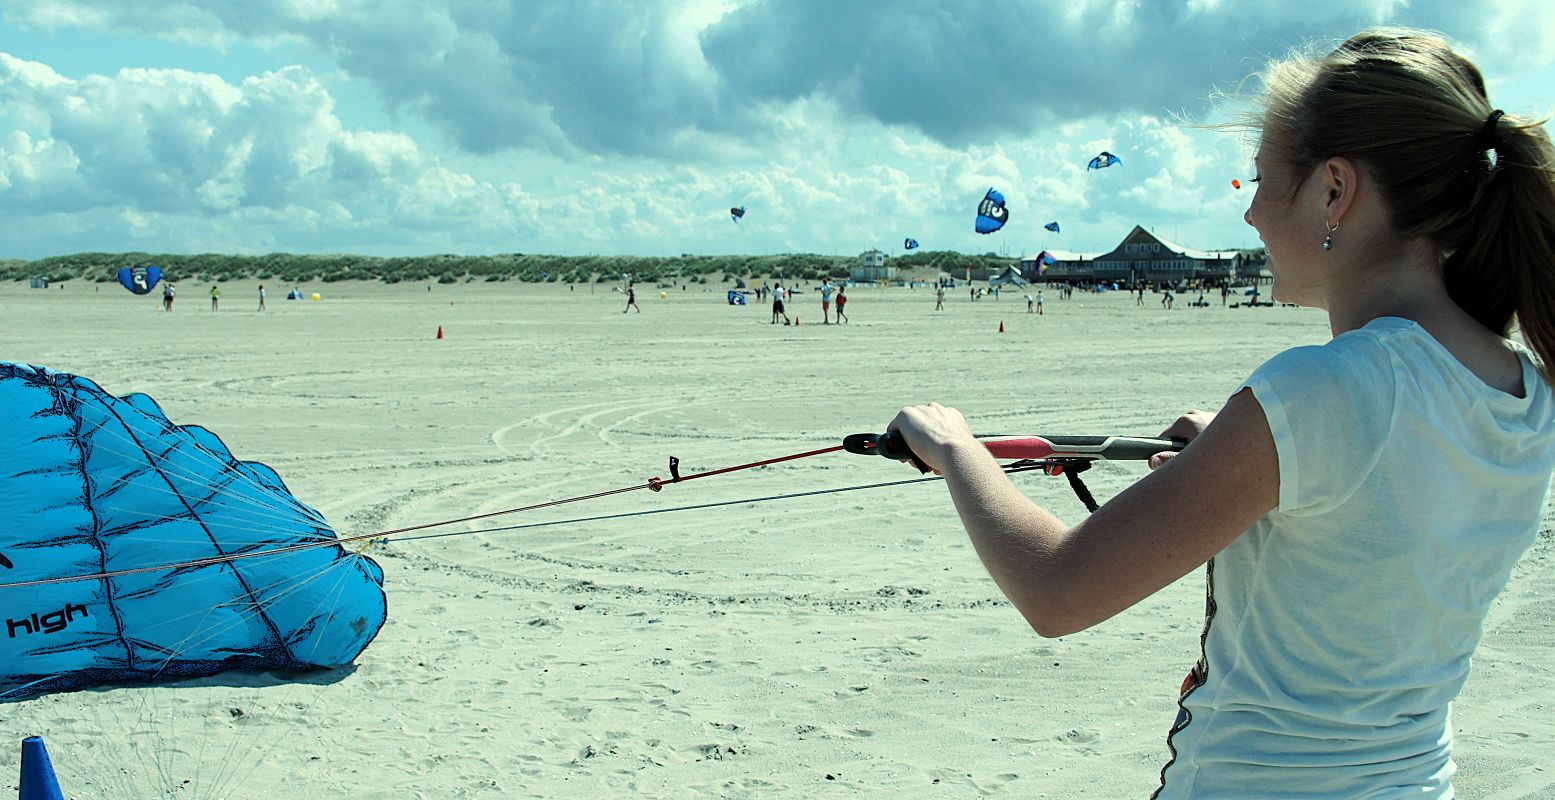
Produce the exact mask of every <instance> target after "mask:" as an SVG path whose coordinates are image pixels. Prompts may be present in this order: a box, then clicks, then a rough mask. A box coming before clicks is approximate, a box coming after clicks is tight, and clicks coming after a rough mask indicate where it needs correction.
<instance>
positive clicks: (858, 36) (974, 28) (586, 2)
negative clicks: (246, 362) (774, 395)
mask: <svg viewBox="0 0 1555 800" xmlns="http://www.w3.org/2000/svg"><path fill="white" fill-rule="evenodd" d="M1376 23H1397V24H1407V25H1419V26H1427V27H1434V28H1438V29H1441V30H1444V31H1446V32H1447V33H1448V34H1449V35H1450V36H1452V37H1453V38H1454V39H1455V40H1456V41H1459V42H1461V43H1463V44H1464V45H1466V46H1467V47H1468V48H1469V49H1470V50H1471V51H1472V52H1473V54H1474V55H1475V56H1477V57H1478V58H1479V60H1480V62H1481V65H1482V66H1483V67H1485V68H1486V71H1487V75H1488V76H1489V77H1490V78H1491V80H1492V84H1494V83H1495V81H1496V80H1497V78H1498V76H1500V75H1512V76H1524V77H1523V79H1524V80H1525V81H1526V78H1525V76H1527V75H1530V74H1532V75H1538V74H1541V73H1538V72H1530V70H1533V69H1535V68H1539V69H1545V70H1546V71H1548V67H1549V65H1550V64H1551V61H1552V59H1555V14H1551V13H1550V12H1549V11H1548V0H1497V2H1491V0H1407V2H1406V0H1364V1H1363V2H1354V0H1311V2H1307V3H1302V4H1297V5H1292V4H1289V3H1284V2H1279V1H1278V0H1241V1H1240V2H1228V1H1226V0H1192V1H1191V2H1186V3H1183V2H1172V1H1170V0H1030V2H1022V3H1014V4H1000V3H986V2H977V1H976V0H902V2H900V3H896V4H893V5H891V6H889V7H886V6H879V5H873V6H872V5H869V4H857V3H842V4H839V3H835V2H831V1H830V0H574V2H567V3H561V2H539V3H493V2H490V0H443V1H442V2H424V1H423V0H374V1H373V2H369V0H253V1H252V2H243V3H238V2H234V1H231V0H220V1H218V2H204V1H203V0H27V2H14V1H8V0H0V32H3V30H4V29H7V28H8V29H10V30H14V31H20V32H23V33H26V34H29V35H31V34H38V36H36V39H37V40H39V41H42V40H45V39H48V38H51V37H57V38H58V39H59V40H60V41H61V42H67V41H69V40H70V39H69V35H70V34H71V33H73V32H74V33H80V32H90V33H91V34H93V35H94V36H96V37H99V39H98V40H102V39H111V40H112V41H114V42H117V43H118V44H120V45H123V46H124V50H125V51H126V52H125V54H123V55H122V56H121V58H123V59H133V58H135V57H136V55H135V54H134V53H133V52H131V51H132V49H138V48H140V47H142V46H144V48H146V49H148V50H157V49H158V48H159V47H162V46H163V45H165V44H167V43H176V45H177V46H168V47H166V48H165V49H166V50H167V51H168V53H170V54H172V55H168V56H167V57H166V58H164V59H163V60H160V61H157V62H151V61H147V62H144V63H138V64H137V63H117V62H115V63H114V66H111V67H101V66H100V65H99V64H100V62H98V61H92V60H91V59H81V60H77V61H74V62H72V60H71V59H69V58H63V57H62V58H60V59H59V60H57V61H55V60H52V59H50V58H49V57H48V56H47V55H39V52H40V50H39V49H29V50H28V53H29V59H22V58H17V57H15V56H12V55H5V54H3V53H0V211H3V212H6V214H9V215H11V216H12V217H15V218H20V219H23V220H26V219H31V220H33V223H34V224H32V225H31V226H30V227H29V226H28V225H27V224H26V223H25V222H16V221H15V220H14V219H13V220H9V221H8V220H5V219H3V218H0V232H4V231H6V230H21V231H27V232H30V233H32V234H35V235H36V234H39V233H40V232H48V231H57V236H56V238H55V239H53V240H51V241H52V242H53V243H52V244H37V245H34V247H36V248H41V249H43V250H44V252H50V251H56V252H57V251H59V250H60V249H62V248H68V247H73V246H77V245H78V244H81V243H88V242H91V244H90V245H89V246H90V248H91V249H112V248H115V247H120V246H121V244H122V246H129V245H130V244H131V243H136V242H148V241H156V240H157V237H158V235H159V233H158V232H159V231H160V236H162V237H163V238H162V240H163V241H165V242H168V243H169V244H168V246H169V247H171V246H175V245H176V246H181V247H190V248H195V249H212V250H233V251H240V252H253V251H263V250H269V249H277V248H290V249H299V250H300V249H313V250H330V251H340V250H355V251H358V252H373V253H415V252H447V251H453V252H494V251H512V250H521V251H525V252H536V251H552V252H596V253H611V252H628V253H630V252H641V253H658V254H678V253H681V252H772V251H780V250H805V251H819V252H830V251H833V250H835V251H838V252H858V251H860V250H862V249H865V248H867V247H871V246H880V247H890V246H891V245H892V244H893V243H895V244H896V245H899V244H900V242H901V240H902V238H903V237H904V236H913V237H914V238H917V239H918V240H919V241H920V242H921V243H922V244H923V246H924V247H925V248H926V249H940V248H944V249H959V250H963V251H978V252H981V251H985V250H989V249H996V248H1005V249H1010V250H1012V251H1019V250H1031V249H1034V248H1037V247H1040V246H1043V245H1049V246H1051V245H1054V244H1059V243H1058V242H1053V241H1051V237H1048V236H1047V234H1045V233H1043V232H1042V231H1041V230H1040V225H1041V224H1042V223H1044V222H1046V221H1048V220H1050V219H1057V220H1060V221H1061V222H1062V223H1063V226H1064V234H1063V239H1062V243H1061V244H1060V246H1062V247H1064V248H1065V249H1074V250H1085V249H1091V248H1099V247H1103V246H1110V245H1111V244H1113V243H1114V242H1115V241H1116V238H1117V237H1119V236H1121V235H1122V234H1123V233H1125V232H1126V230H1127V228H1128V226H1129V225H1132V224H1133V223H1135V222H1138V223H1142V224H1147V225H1149V224H1156V225H1168V226H1173V228H1175V229H1176V233H1175V236H1177V237H1180V238H1181V240H1182V241H1184V242H1185V243H1189V244H1196V245H1200V246H1235V245H1239V244H1247V243H1251V241H1252V237H1251V235H1250V234H1248V233H1247V232H1246V230H1245V226H1243V225H1242V224H1241V222H1240V214H1241V208H1242V205H1243V204H1245V202H1246V200H1247V195H1248V194H1250V193H1249V192H1246V190H1244V191H1243V192H1242V193H1238V192H1236V191H1235V190H1232V189H1231V188H1230V185H1229V184H1230V179H1231V178H1233V177H1243V178H1246V177H1247V175H1246V174H1245V173H1244V170H1245V161H1246V154H1245V153H1243V152H1242V143H1241V142H1239V141H1237V139H1236V137H1234V136H1225V135H1217V134H1211V133H1206V132H1204V131H1200V130H1192V129H1183V128H1181V127H1178V126H1176V125H1174V124H1173V123H1172V122H1171V120H1172V117H1171V115H1172V114H1173V113H1174V112H1178V111H1187V112H1189V113H1196V112H1197V111H1198V110H1200V109H1202V108H1203V107H1204V103H1205V99H1206V98H1207V97H1208V96H1209V95H1210V93H1211V92H1212V91H1213V90H1214V89H1215V88H1217V87H1226V86H1230V85H1232V84H1234V83H1235V82H1236V81H1238V80H1240V79H1242V78H1244V77H1246V76H1247V75H1248V73H1250V72H1252V71H1254V70H1256V69H1257V68H1258V67H1259V66H1260V65H1261V64H1262V63H1263V62H1264V61H1265V59H1266V58H1267V57H1269V56H1270V55H1276V54H1280V53H1283V52H1284V51H1285V50H1286V49H1287V48H1288V47H1290V46H1293V45H1296V44H1299V43H1301V42H1302V41H1304V40H1306V39H1308V38H1310V37H1326V38H1329V39H1332V38H1335V37H1342V36H1344V35H1347V34H1349V33H1352V32H1354V31H1355V30H1356V29H1357V28H1359V27H1361V26H1364V25H1369V24H1376ZM131 45H133V47H132V46H131ZM21 49H22V48H20V47H18V48H17V50H18V51H20V50H21ZM237 52H240V55H241V57H233V58H232V59H231V60H230V61H225V60H224V57H225V56H226V55H227V54H230V53H237ZM179 59H184V60H185V61H186V62H187V63H185V61H180V60H179ZM82 61H85V62H87V63H89V64H90V65H91V66H89V67H85V68H82V67H81V66H80V63H81V62H82ZM169 62H172V63H176V64H177V65H178V66H179V67H180V68H178V69H169V68H156V69H152V68H147V66H146V64H148V63H157V64H160V65H164V66H165V65H166V64H167V63H169ZM298 62H303V63H301V64H299V63H298ZM239 63H240V64H242V65H243V66H234V64H239ZM254 64H258V66H253V65H254ZM72 66H74V67H75V68H76V70H77V71H75V72H72V71H71V67H72ZM1518 70H1521V72H1519V71H1518ZM88 73H99V74H88ZM1506 107H1507V108H1508V109H1509V110H1511V109H1513V108H1519V106H1515V105H1511V104H1508V105H1507V106H1506ZM1103 149H1106V150H1110V151H1112V152H1114V153H1117V154H1118V155H1120V156H1122V157H1123V159H1124V162H1125V166H1124V167H1122V168H1116V169H1112V170H1106V171H1102V172H1091V173H1087V172H1086V171H1085V168H1084V165H1085V163H1086V161H1088V160H1089V159H1090V157H1091V156H1093V155H1095V154H1096V152H1098V151H1100V150H1103ZM989 186H996V187H998V188H999V189H1001V190H1002V191H1003V192H1004V193H1005V195H1006V197H1007V198H1008V199H1009V201H1010V208H1011V212H1012V224H1011V226H1010V227H1009V228H1007V229H1006V233H1004V234H1000V235H999V236H997V237H979V236H976V235H975V234H972V233H971V216H972V212H971V209H972V208H973V207H974V206H975V204H976V201H977V199H978V198H980V197H981V196H982V193H983V192H984V191H985V190H986V189H987V188H988V187H989ZM738 203H745V204H747V205H748V206H750V208H751V213H750V215H749V216H748V217H747V218H746V219H745V220H744V221H742V223H741V224H740V225H738V226H735V225H733V224H732V223H730V222H729V221H728V216H727V213H726V210H727V208H728V207H729V206H730V205H733V204H738ZM3 216H4V215H0V217H3ZM8 225H9V226H11V227H10V228H7V226H8ZM94 230H95V231H97V232H98V235H97V238H96V239H95V240H94V239H91V236H92V231H94ZM201 232H204V233H205V238H204V239H203V240H202V239H201V238H200V237H201ZM1087 237H1089V238H1087ZM18 241H21V240H18ZM202 241H203V243H202ZM33 254H36V253H35V252H34V253H33ZM7 255H13V253H0V256H7Z"/></svg>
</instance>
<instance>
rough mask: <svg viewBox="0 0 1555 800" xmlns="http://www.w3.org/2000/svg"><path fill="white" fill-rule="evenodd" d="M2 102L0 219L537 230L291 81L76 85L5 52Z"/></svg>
mask: <svg viewBox="0 0 1555 800" xmlns="http://www.w3.org/2000/svg"><path fill="white" fill-rule="evenodd" d="M0 101H3V102H4V104H5V107H6V112H5V113H6V116H7V118H8V121H9V122H11V123H12V124H13V125H15V126H17V127H16V129H14V130H13V131H12V132H11V133H10V134H9V135H8V136H7V137H6V138H5V139H4V140H3V141H0V187H3V188H4V191H3V192H0V209H5V210H8V211H10V212H12V213H38V212H44V211H49V212H57V211H72V212H91V211H94V210H102V211H106V210H112V211H113V212H114V213H116V214H117V213H119V210H120V209H126V208H127V209H130V213H129V214H128V216H125V215H123V214H120V215H119V216H120V218H122V219H123V220H125V223H126V226H127V227H126V228H125V229H126V230H127V231H129V232H130V233H134V232H135V231H140V230H146V229H149V228H150V227H152V226H153V225H154V223H155V221H157V220H159V219H161V220H164V221H168V220H181V219H187V218H191V217H193V218H202V219H220V218H223V217H228V218H231V219H233V220H240V219H241V220H247V221H248V222H250V223H252V222H255V221H264V220H268V221H270V222H273V223H276V224H295V225H300V226H301V227H302V229H304V230H308V229H313V230H316V229H318V228H319V227H320V226H322V225H328V224H331V223H334V224H343V225H353V226H354V225H364V224H365V225H379V226H385V227H387V226H397V227H407V228H411V229H426V230H444V229H450V228H459V229H465V230H468V229H479V228H482V227H487V226H492V225H502V226H504V227H506V228H509V229H520V230H521V229H523V228H524V227H525V226H532V225H533V224H534V219H533V218H532V216H531V215H532V212H533V206H532V204H529V203H528V202H526V197H525V194H524V192H523V190H522V189H520V188H518V187H517V186H515V185H504V184H494V183H492V182H489V181H484V180H479V179H477V178H476V177H474V176H472V175H470V174H466V173H458V172H455V171H452V170H450V169H448V168H446V167H444V166H443V165H441V164H440V163H439V162H438V160H437V159H436V158H434V157H431V156H428V155H426V154H424V153H423V152H422V150H421V149H420V147H419V146H418V145H417V144H416V143H415V142H414V141H413V140H412V139H410V138H409V137H408V136H405V135H403V134H400V133H394V132H384V131H364V130H349V129H347V128H346V127H345V126H344V125H343V124H342V123H341V121H340V120H339V119H338V118H337V117H336V115H335V112H334V105H335V103H334V99H333V98H332V97H331V96H330V94H329V92H328V91H327V90H326V89H325V88H324V86H323V84H322V83H320V82H319V81H318V80H317V79H316V78H315V77H314V76H313V75H311V74H310V73H309V72H308V71H307V70H305V69H303V68H302V67H287V68H285V69H281V70H278V71H275V72H270V73H266V74H264V75H259V76H253V77H249V78H246V79H244V80H243V81H242V82H240V83H237V84H231V83H227V82H226V81H224V80H222V79H221V78H219V77H217V76H214V75H210V74H201V73H196V72H190V71H186V70H172V69H124V70H121V71H119V72H118V73H116V74H114V75H111V76H105V75H92V76H88V77H85V78H82V79H80V80H71V79H68V78H65V77H63V76H61V75H59V74H58V73H56V72H55V71H54V70H52V69H50V68H49V67H47V66H45V65H42V64H38V63H35V62H28V61H23V60H21V59H17V58H15V57H13V56H10V55H6V54H3V53H0ZM526 209H527V211H526ZM282 238H283V239H284V236H283V237H282ZM234 246H235V247H237V248H238V249H247V248H246V247H244V245H243V243H241V242H237V243H234Z"/></svg>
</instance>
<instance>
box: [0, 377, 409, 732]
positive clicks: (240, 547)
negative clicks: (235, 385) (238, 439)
mask: <svg viewBox="0 0 1555 800" xmlns="http://www.w3.org/2000/svg"><path fill="white" fill-rule="evenodd" d="M0 409H3V412H0V413H3V423H4V426H5V428H6V430H7V431H8V432H9V433H8V434H7V441H6V446H5V447H4V448H0V497H3V498H5V500H4V502H3V503H0V558H3V563H0V627H3V628H4V631H3V632H0V702H6V701H15V700H21V699H25V698H28V697H33V696H36V695H40V694H45V693H50V692H58V691H66V690H72V689H81V688H85V687H91V686H99V685H104V684H113V683H126V682H129V683H137V682H146V681H151V680H155V679H160V678H174V677H179V678H182V677H193V676H203V675H212V674H215V673H218V672H222V671H224V670H229V669H260V670H271V669H285V670H304V669H315V668H330V667H339V666H343V665H346V664H349V663H351V661H352V660H353V659H355V658H356V657H357V656H358V655H359V654H360V653H361V652H362V650H363V649H364V648H365V647H367V644H368V643H369V642H371V641H372V640H373V637H374V636H376V635H377V633H378V629H379V628H380V627H382V625H383V622H384V619H385V616H386V611H387V609H386V603H385V599H384V593H383V570H382V569H381V568H380V567H379V566H378V564H377V563H375V562H374V561H373V560H372V559H370V558H367V557H366V556H362V555H358V554H353V553H349V552H347V551H346V550H345V549H344V548H342V547H341V546H340V543H339V541H338V538H337V537H336V535H335V532H334V530H332V529H331V528H330V527H329V524H328V523H327V522H325V520H324V518H323V516H321V515H320V514H319V512H317V511H315V510H314V509H312V508H310V507H309V506H308V505H306V504H304V503H303V502H302V501H300V500H298V499H297V498H295V497H293V496H292V493H291V492H290V491H289V490H288V489H287V488H286V484H285V483H283V482H282V481H281V477H280V476H279V475H277V474H276V473H275V471H274V470H272V469H270V468H269V467H267V466H265V465H263V464H258V463H255V462H251V461H239V460H237V459H236V458H235V457H234V456H233V455H232V453H231V451H229V450H228V449H227V447H226V445H224V444H222V442H221V440H220V439H218V438H217V437H216V435H215V434H213V433H211V432H210V431H208V430H206V429H204V428H201V427H197V426H192V425H191V426H179V425H175V424H173V423H172V422H170V421H168V419H167V417H166V415H164V414H163V413H162V410H161V408H159V407H158V406H157V404H156V402H155V401H153V400H152V399H151V398H149V397H147V396H145V395H143V394H132V395H129V396H126V397H115V396H113V395H110V394H108V393H107V392H105V391H104V390H103V389H102V388H101V387H99V386H98V385H97V384H95V383H93V382H92V381H90V380H87V379H85V378H80V377H77V376H74V375H68V374H65V373H60V372H53V371H51V370H48V369H46V368H43V367H36V366H28V365H22V364H11V363H6V362H0ZM271 551H277V552H273V553H272V552H271Z"/></svg>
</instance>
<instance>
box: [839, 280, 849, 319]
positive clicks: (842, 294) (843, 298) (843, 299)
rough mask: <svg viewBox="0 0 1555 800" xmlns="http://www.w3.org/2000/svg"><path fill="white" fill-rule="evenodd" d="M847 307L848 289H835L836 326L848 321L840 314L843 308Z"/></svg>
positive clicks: (846, 316)
mask: <svg viewBox="0 0 1555 800" xmlns="http://www.w3.org/2000/svg"><path fill="white" fill-rule="evenodd" d="M847 305H848V287H846V286H843V287H841V288H839V289H837V322H838V324H841V323H844V322H847V321H848V315H847V314H844V313H842V310H843V308H844V307H846V306H847Z"/></svg>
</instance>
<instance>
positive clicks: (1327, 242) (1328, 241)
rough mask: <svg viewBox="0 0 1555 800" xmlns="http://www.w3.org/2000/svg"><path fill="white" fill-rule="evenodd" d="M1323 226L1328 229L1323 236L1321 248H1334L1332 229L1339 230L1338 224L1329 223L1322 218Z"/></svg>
mask: <svg viewBox="0 0 1555 800" xmlns="http://www.w3.org/2000/svg"><path fill="white" fill-rule="evenodd" d="M1323 227H1325V228H1327V229H1328V235H1327V236H1325V237H1323V249H1324V250H1332V249H1334V231H1337V230H1339V226H1338V225H1329V224H1328V220H1326V219H1325V220H1323Z"/></svg>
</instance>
